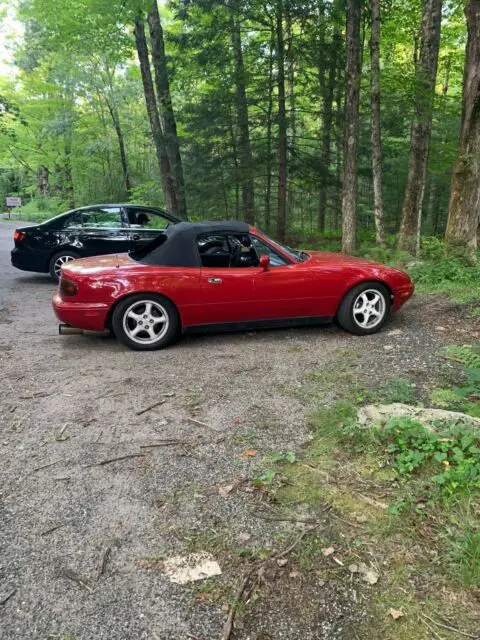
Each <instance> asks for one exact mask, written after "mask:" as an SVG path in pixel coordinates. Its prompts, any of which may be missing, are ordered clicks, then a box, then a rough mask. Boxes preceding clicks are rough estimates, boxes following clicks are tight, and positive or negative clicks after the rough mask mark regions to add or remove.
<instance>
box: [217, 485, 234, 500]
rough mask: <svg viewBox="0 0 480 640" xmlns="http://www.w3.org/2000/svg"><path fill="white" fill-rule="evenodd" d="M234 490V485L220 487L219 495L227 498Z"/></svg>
mask: <svg viewBox="0 0 480 640" xmlns="http://www.w3.org/2000/svg"><path fill="white" fill-rule="evenodd" d="M232 489H233V484H227V485H226V486H225V487H218V493H219V494H220V495H221V496H222V498H226V497H227V496H228V494H229V493H230V492H231V491H232Z"/></svg>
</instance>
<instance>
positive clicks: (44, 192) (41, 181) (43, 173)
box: [37, 165, 50, 198]
mask: <svg viewBox="0 0 480 640" xmlns="http://www.w3.org/2000/svg"><path fill="white" fill-rule="evenodd" d="M49 175H50V171H49V170H48V167H45V166H44V165H42V166H41V167H38V170H37V187H38V192H39V193H40V195H41V196H43V197H44V198H48V196H49V185H48V178H49Z"/></svg>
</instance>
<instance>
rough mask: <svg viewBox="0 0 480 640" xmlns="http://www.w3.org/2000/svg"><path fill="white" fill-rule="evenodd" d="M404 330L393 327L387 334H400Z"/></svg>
mask: <svg viewBox="0 0 480 640" xmlns="http://www.w3.org/2000/svg"><path fill="white" fill-rule="evenodd" d="M401 333H403V331H402V330H401V329H392V330H391V331H387V333H386V334H385V335H387V336H399V335H400V334H401Z"/></svg>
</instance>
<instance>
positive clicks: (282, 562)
mask: <svg viewBox="0 0 480 640" xmlns="http://www.w3.org/2000/svg"><path fill="white" fill-rule="evenodd" d="M287 562H288V559H287V558H278V559H277V564H278V566H279V567H284V566H285V565H286V564H287Z"/></svg>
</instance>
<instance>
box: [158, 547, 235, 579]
mask: <svg viewBox="0 0 480 640" xmlns="http://www.w3.org/2000/svg"><path fill="white" fill-rule="evenodd" d="M162 568H163V570H164V572H165V573H166V574H167V576H168V577H169V578H170V582H175V583H176V584H187V583H188V582H194V581H196V580H205V578H210V577H212V576H219V575H220V574H221V573H222V570H221V569H220V566H219V565H218V562H217V561H216V560H215V559H214V558H213V556H212V555H211V554H210V553H206V552H202V553H192V554H191V555H189V556H184V557H182V556H174V557H172V558H166V559H165V560H164V561H163V562H162Z"/></svg>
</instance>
